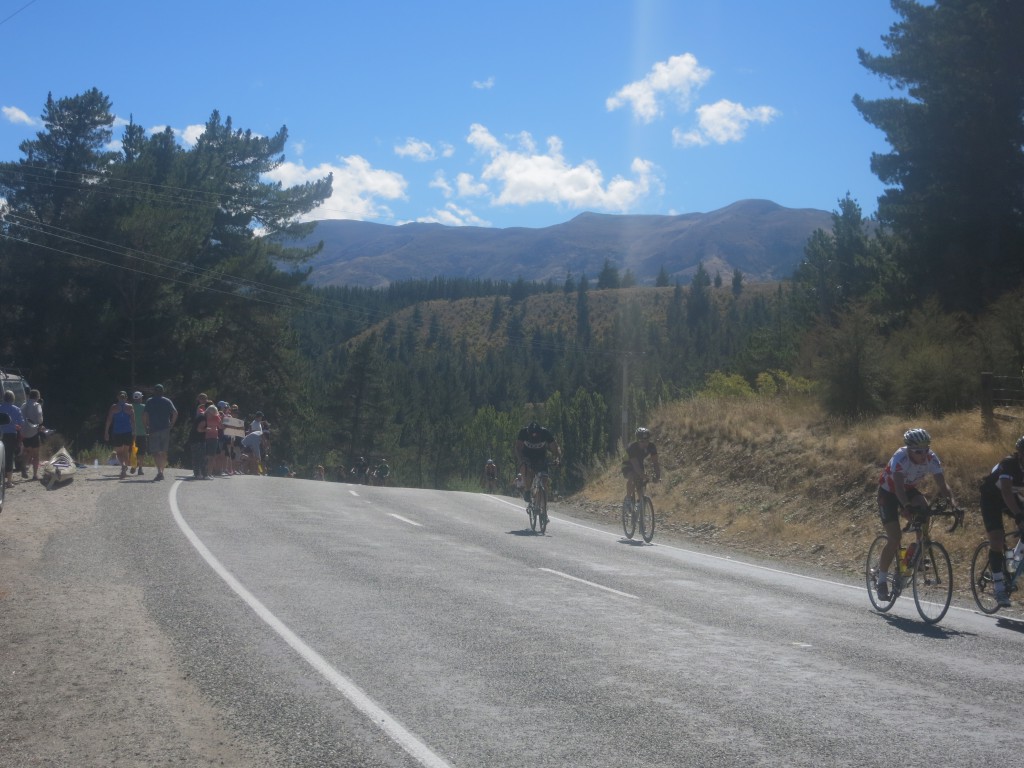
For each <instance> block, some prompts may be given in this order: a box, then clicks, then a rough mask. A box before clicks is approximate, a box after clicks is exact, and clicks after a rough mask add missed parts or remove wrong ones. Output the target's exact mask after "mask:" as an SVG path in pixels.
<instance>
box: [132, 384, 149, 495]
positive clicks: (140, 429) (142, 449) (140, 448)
mask: <svg viewBox="0 0 1024 768" xmlns="http://www.w3.org/2000/svg"><path fill="white" fill-rule="evenodd" d="M132 409H133V410H134V411H135V456H134V457H133V458H134V461H132V463H131V466H130V467H128V474H130V475H134V474H135V471H136V469H138V472H139V477H142V476H143V475H144V474H145V473H144V472H143V471H142V460H143V459H144V458H145V456H146V447H147V445H148V444H149V441H148V440H147V439H146V437H147V432H146V422H145V419H143V418H142V414H143V413H144V412H145V410H146V404H145V403H144V402H142V393H141V392H132Z"/></svg>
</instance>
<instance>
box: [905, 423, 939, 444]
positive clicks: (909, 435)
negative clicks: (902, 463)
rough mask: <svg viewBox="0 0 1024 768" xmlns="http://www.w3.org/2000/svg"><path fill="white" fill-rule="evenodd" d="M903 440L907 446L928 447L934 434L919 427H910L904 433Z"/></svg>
mask: <svg viewBox="0 0 1024 768" xmlns="http://www.w3.org/2000/svg"><path fill="white" fill-rule="evenodd" d="M903 442H904V443H906V446H907V448H927V447H928V446H929V445H931V443H932V436H931V435H929V434H928V432H927V431H926V430H923V429H921V428H919V427H918V428H915V429H908V430H907V431H906V432H904V433H903Z"/></svg>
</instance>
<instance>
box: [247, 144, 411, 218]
mask: <svg viewBox="0 0 1024 768" xmlns="http://www.w3.org/2000/svg"><path fill="white" fill-rule="evenodd" d="M339 161H340V164H331V163H321V164H320V165H318V166H315V167H313V168H306V167H305V166H303V165H300V164H297V163H290V162H288V163H282V164H281V165H280V166H279V167H277V168H275V169H274V170H273V171H271V172H270V173H268V174H266V178H268V179H269V180H271V181H278V182H280V183H281V185H282V186H283V187H285V188H287V187H293V186H295V185H296V184H303V183H305V182H307V181H315V180H317V179H322V178H323V177H324V176H326V175H327V174H328V173H333V174H334V185H333V192H332V194H331V196H330V197H329V198H328V199H327V200H325V201H324V203H323V205H321V206H320V207H319V208H314V209H313V210H312V211H310V212H309V214H308V215H307V216H306V217H304V220H306V221H311V220H322V219H358V220H361V221H366V220H370V219H379V218H391V216H392V212H391V209H390V208H388V207H387V205H386V204H385V203H382V202H381V201H382V200H385V201H386V200H404V199H405V189H406V186H407V182H406V180H405V178H404V177H403V176H402V175H401V174H400V173H395V172H393V171H383V170H379V169H376V168H373V167H372V166H371V165H370V163H369V162H367V160H366V159H365V158H362V157H360V156H359V155H349V156H348V157H341V158H339Z"/></svg>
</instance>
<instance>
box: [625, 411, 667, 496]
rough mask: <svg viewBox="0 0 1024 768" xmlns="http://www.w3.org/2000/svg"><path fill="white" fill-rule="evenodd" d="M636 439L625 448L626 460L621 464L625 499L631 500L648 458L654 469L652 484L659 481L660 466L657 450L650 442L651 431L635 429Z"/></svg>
mask: <svg viewBox="0 0 1024 768" xmlns="http://www.w3.org/2000/svg"><path fill="white" fill-rule="evenodd" d="M634 437H635V438H636V439H635V440H634V441H633V442H631V443H630V444H629V445H627V446H626V458H625V460H624V461H623V462H622V476H623V477H624V478H626V498H627V499H631V498H633V492H634V490H635V489H636V487H637V482H639V481H642V480H643V478H644V460H645V459H646V458H647V457H648V456H650V458H651V466H652V467H653V468H654V482H658V481H659V480H661V465H660V464H659V463H658V449H657V447H656V446H655V445H654V441H653V440H651V430H649V429H648V428H647V427H637V428H636V432H635V433H634Z"/></svg>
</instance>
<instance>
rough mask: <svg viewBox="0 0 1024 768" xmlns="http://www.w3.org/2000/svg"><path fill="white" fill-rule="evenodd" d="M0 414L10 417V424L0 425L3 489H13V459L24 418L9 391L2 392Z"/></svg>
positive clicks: (12, 394)
mask: <svg viewBox="0 0 1024 768" xmlns="http://www.w3.org/2000/svg"><path fill="white" fill-rule="evenodd" d="M0 413H6V414H7V415H9V416H10V417H11V423H10V424H4V425H0V438H2V439H3V443H4V487H5V488H13V487H14V480H13V477H14V457H15V456H17V455H18V443H19V442H20V441H21V430H22V429H23V428H24V426H25V417H24V416H22V415H21V408H19V407H18V406H16V405H15V404H14V392H13V391H11V390H9V389H5V390H4V401H3V402H2V403H0Z"/></svg>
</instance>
